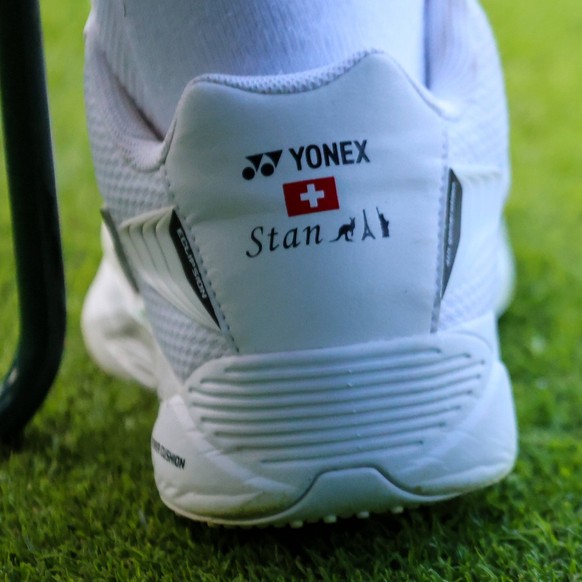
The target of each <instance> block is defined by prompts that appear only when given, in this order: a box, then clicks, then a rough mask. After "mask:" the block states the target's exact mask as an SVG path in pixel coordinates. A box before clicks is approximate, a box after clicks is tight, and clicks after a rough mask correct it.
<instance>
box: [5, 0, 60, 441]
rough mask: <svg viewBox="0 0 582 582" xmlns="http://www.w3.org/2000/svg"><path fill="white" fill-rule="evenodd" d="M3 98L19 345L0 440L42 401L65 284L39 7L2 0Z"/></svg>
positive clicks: (52, 372)
mask: <svg viewBox="0 0 582 582" xmlns="http://www.w3.org/2000/svg"><path fill="white" fill-rule="evenodd" d="M0 93H1V107H2V121H3V125H4V144H5V154H6V169H7V174H8V185H9V190H10V205H11V210H12V232H13V239H14V252H15V255H16V270H17V283H18V299H19V312H20V313H19V315H20V338H19V342H18V347H17V351H16V355H15V357H14V361H13V363H12V366H11V368H10V370H9V371H8V373H7V374H6V376H5V378H4V380H3V381H2V384H1V385H0V438H2V439H6V438H10V437H13V436H16V435H17V434H18V433H19V432H21V431H22V429H23V428H24V426H25V425H26V423H27V422H28V421H29V420H30V419H31V418H32V416H33V415H34V413H35V412H36V410H37V409H38V408H39V406H40V405H41V404H42V402H43V400H44V399H45V397H46V395H47V393H48V391H49V389H50V387H51V385H52V383H53V381H54V379H55V376H56V373H57V371H58V368H59V365H60V361H61V357H62V351H63V343H64V337H65V321H66V315H65V285H64V274H63V260H62V252H61V240H60V231H59V220H58V210H57V198H56V188H55V179H54V170H53V160H52V148H51V137H50V126H49V114H48V104H47V93H46V81H45V72H44V59H43V50H42V35H41V24H40V13H39V7H38V2H37V0H0Z"/></svg>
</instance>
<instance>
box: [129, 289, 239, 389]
mask: <svg viewBox="0 0 582 582" xmlns="http://www.w3.org/2000/svg"><path fill="white" fill-rule="evenodd" d="M140 289H141V293H142V296H143V298H144V301H145V305H146V311H147V315H148V320H149V322H150V325H151V326H152V329H153V331H154V336H155V338H156V340H157V342H158V345H159V346H160V348H161V349H162V351H163V352H164V355H165V356H166V358H167V359H168V361H169V362H170V365H171V366H172V370H173V371H174V373H175V374H176V376H178V378H180V379H181V380H186V378H188V377H189V376H190V375H191V374H192V372H193V371H194V370H196V368H198V367H199V366H201V365H202V364H204V362H207V361H208V360H211V359H214V358H220V357H222V356H227V355H232V354H234V353H235V350H234V349H233V348H232V347H231V346H230V344H229V342H228V340H227V339H226V338H224V337H223V336H222V335H220V334H219V333H217V332H215V331H212V330H209V329H207V328H205V327H203V326H201V325H199V324H197V323H196V322H195V321H192V319H190V318H189V317H187V316H186V315H184V314H183V313H182V312H181V311H179V310H178V309H176V308H175V307H173V306H172V305H170V303H168V301H166V300H165V299H164V298H163V297H161V296H160V295H159V294H158V293H157V292H156V291H155V290H154V289H152V288H151V287H149V286H148V285H145V284H141V285H140Z"/></svg>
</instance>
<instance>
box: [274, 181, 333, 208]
mask: <svg viewBox="0 0 582 582" xmlns="http://www.w3.org/2000/svg"><path fill="white" fill-rule="evenodd" d="M283 193H284V194H285V205H286V206H287V214H288V215H289V216H300V215H301V214H311V213H313V212H325V211H326V210H337V209H338V208H339V200H338V197H337V188H336V186H335V178H333V177H329V178H317V179H315V180H303V181H302V182H290V183H288V184H283Z"/></svg>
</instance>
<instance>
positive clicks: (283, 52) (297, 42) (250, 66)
mask: <svg viewBox="0 0 582 582" xmlns="http://www.w3.org/2000/svg"><path fill="white" fill-rule="evenodd" d="M93 9H94V12H93V16H94V24H96V26H97V33H98V35H99V38H100V41H101V46H102V47H103V50H104V52H105V53H106V55H107V59H108V61H109V63H110V65H111V67H112V68H113V70H114V72H115V73H116V75H117V76H118V78H119V79H120V81H121V83H122V84H123V85H124V86H125V88H126V89H127V91H128V92H129V93H130V95H131V96H132V97H133V99H134V100H135V101H136V103H137V105H138V106H139V107H140V108H141V109H142V111H143V113H144V114H145V115H146V116H147V117H148V119H149V120H150V121H151V122H152V124H153V125H154V126H155V127H156V128H157V129H158V131H160V132H161V133H165V131H166V130H167V129H168V127H169V125H170V122H171V119H172V116H173V115H174V111H175V108H176V105H177V102H178V100H179V98H180V95H181V94H182V91H183V90H184V87H185V85H186V84H187V83H188V82H189V81H190V80H191V79H192V78H193V77H195V76H198V75H201V74H204V73H225V74H233V75H271V74H281V73H293V72H299V71H305V70H308V69H313V68H316V67H322V66H326V65H329V64H331V63H334V62H337V61H340V60H342V59H345V58H347V57H349V56H351V55H353V54H354V53H356V52H358V51H361V50H365V49H378V50H381V51H385V52H387V53H389V54H391V55H392V56H393V57H394V58H396V59H397V60H398V61H399V62H400V64H401V65H402V66H403V67H404V68H405V69H406V70H407V71H408V73H409V74H410V75H411V76H412V77H414V78H416V79H417V80H418V81H419V82H422V81H423V80H424V0H172V1H171V2H169V1H164V0H93Z"/></svg>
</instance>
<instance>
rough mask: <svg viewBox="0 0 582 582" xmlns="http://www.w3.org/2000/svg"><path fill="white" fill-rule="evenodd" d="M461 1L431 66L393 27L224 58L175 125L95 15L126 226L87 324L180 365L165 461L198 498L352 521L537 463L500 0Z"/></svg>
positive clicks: (156, 373)
mask: <svg viewBox="0 0 582 582" xmlns="http://www.w3.org/2000/svg"><path fill="white" fill-rule="evenodd" d="M459 5H462V6H464V8H463V10H464V11H465V13H464V14H463V15H462V17H461V16H459V17H458V19H457V20H455V18H451V17H450V15H449V16H448V19H447V18H445V16H444V15H443V14H437V12H436V11H437V8H433V9H432V11H433V12H434V14H432V15H431V14H429V15H428V19H429V24H428V29H427V55H428V60H427V68H428V80H427V83H426V86H420V85H418V84H417V83H416V82H415V81H414V80H412V79H411V78H410V77H409V76H408V75H407V74H406V73H405V72H404V71H403V70H402V68H401V67H400V66H399V64H398V63H397V62H395V61H394V60H393V59H392V58H391V57H390V56H389V55H386V54H381V53H378V52H375V51H366V52H362V53H359V54H355V55H353V57H352V58H351V59H349V60H347V61H344V62H341V63H337V64H335V65H333V66H330V67H329V68H324V69H319V70H314V71H308V72H305V73H302V74H293V75H281V76H269V77H233V76H225V75H206V76H203V77H199V78H196V79H194V80H193V81H192V82H191V83H190V84H189V85H188V86H187V87H186V89H185V91H184V94H183V96H182V99H181V101H180V103H179V106H178V108H177V111H176V114H175V118H174V122H173V124H172V127H171V129H170V131H169V132H168V134H167V135H166V136H165V138H163V139H161V138H159V137H158V136H156V135H155V134H154V133H153V132H152V131H151V129H150V128H149V126H148V125H147V123H145V122H144V120H143V118H142V117H141V115H140V113H139V111H138V110H137V109H136V107H135V106H134V104H133V103H132V101H131V99H130V98H129V97H128V96H127V94H126V93H125V91H124V90H123V88H122V87H120V85H119V83H118V82H117V80H116V77H115V76H114V75H113V74H112V72H111V70H110V69H109V66H108V63H107V61H106V59H105V58H104V56H103V54H102V52H101V50H100V48H99V44H98V41H97V40H96V35H95V34H94V31H93V29H92V27H91V26H89V27H88V31H87V69H86V71H87V77H86V78H87V81H86V92H87V111H88V117H89V128H90V135H91V141H92V147H93V153H94V160H95V166H96V172H97V178H98V182H99V186H100V189H101V192H102V194H103V196H104V199H105V212H104V216H105V217H106V221H105V222H106V223H107V224H108V225H109V228H108V230H107V231H106V233H105V235H104V239H105V256H104V260H103V263H102V266H101V267H100V270H99V273H98V275H97V277H96V279H95V282H94V284H93V286H92V288H91V290H90V292H89V295H88V298H87V301H86V304H85V308H84V313H83V331H84V335H85V339H86V343H87V346H88V348H89V351H90V352H91V354H92V355H93V357H94V358H95V360H96V361H97V362H98V363H99V364H100V365H101V366H102V367H103V368H104V369H105V370H106V371H108V372H110V373H112V374H115V375H117V376H120V377H122V378H132V379H135V380H137V381H138V382H141V383H142V384H144V385H146V386H150V387H156V388H157V390H158V393H159V396H160V400H161V403H160V410H159V415H158V419H157V421H156V424H155V426H154V429H153V435H152V440H151V445H152V459H153V465H154V472H155V479H156V483H157V486H158V488H159V491H160V495H161V497H162V500H163V501H164V503H166V504H167V505H168V506H169V507H170V508H172V509H173V510H174V511H176V512H177V513H180V514H182V515H185V516H187V517H189V518H192V519H197V520H202V521H207V522H210V523H225V524H235V525H263V524H274V525H279V524H291V525H299V524H301V523H302V522H304V521H312V520H319V519H323V520H326V521H333V520H335V518H336V517H337V516H349V515H358V516H366V515H368V514H369V513H370V512H377V511H386V510H396V509H398V508H400V507H403V506H408V505H417V504H422V503H432V502H434V501H438V500H442V499H448V498H451V497H453V496H456V495H459V494H462V493H465V492H468V491H471V490H474V489H477V488H480V487H484V486H487V485H489V484H491V483H494V482H496V481H498V480H499V479H501V478H502V477H503V476H504V475H506V474H507V473H508V472H509V471H510V470H511V468H512V466H513V464H514V460H515V456H516V449H517V447H516V425H515V414H514V408H513V402H512V395H511V386H510V380H509V378H508V375H507V372H506V369H505V367H504V365H503V363H502V361H501V359H500V355H499V350H498V336H497V324H496V313H495V311H496V308H497V307H499V306H501V305H506V304H507V302H508V297H509V295H510V288H511V277H512V276H511V260H510V258H509V255H508V250H507V247H506V243H505V242H503V241H504V240H505V239H504V235H503V229H502V218H501V216H502V209H503V204H504V201H505V197H506V192H507V189H508V183H509V170H508V152H507V119H506V106H505V96H504V90H503V82H502V76H501V71H500V66H499V62H498V57H497V51H496V48H495V44H494V41H493V39H492V36H491V33H490V30H489V26H488V24H487V21H486V19H485V17H484V15H483V13H482V11H481V9H480V8H479V7H478V6H477V4H476V3H475V2H472V1H470V2H467V3H459ZM453 6H456V5H453ZM429 12H430V11H429Z"/></svg>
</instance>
